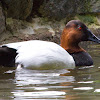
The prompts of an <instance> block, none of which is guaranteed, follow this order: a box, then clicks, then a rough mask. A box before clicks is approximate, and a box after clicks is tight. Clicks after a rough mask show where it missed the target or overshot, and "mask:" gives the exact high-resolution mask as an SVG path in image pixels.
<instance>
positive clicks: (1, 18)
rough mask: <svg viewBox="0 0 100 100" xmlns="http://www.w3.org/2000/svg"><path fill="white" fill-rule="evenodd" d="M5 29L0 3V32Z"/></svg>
mask: <svg viewBox="0 0 100 100" xmlns="http://www.w3.org/2000/svg"><path fill="white" fill-rule="evenodd" d="M5 29H6V26H5V16H4V13H3V10H2V6H1V4H0V34H1V33H2V32H3V31H4V30H5Z"/></svg>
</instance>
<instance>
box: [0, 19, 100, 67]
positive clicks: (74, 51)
mask: <svg viewBox="0 0 100 100" xmlns="http://www.w3.org/2000/svg"><path fill="white" fill-rule="evenodd" d="M82 41H93V42H97V43H100V39H99V38H98V37H96V36H95V35H94V34H93V33H92V32H91V31H90V30H89V29H88V27H87V26H86V25H85V24H84V23H83V22H81V21H80V20H71V21H69V22H68V23H67V24H66V25H65V28H64V29H63V31H62V34H61V37H60V45H59V44H56V43H54V42H49V41H42V40H29V41H22V42H15V43H8V44H3V45H1V46H0V66H4V67H18V66H23V67H25V68H30V67H32V68H35V67H36V68H39V67H41V66H42V67H43V66H46V67H48V66H49V65H50V67H51V65H54V66H55V67H57V66H62V67H65V68H75V67H76V66H91V65H93V60H92V57H91V56H90V55H89V54H88V53H87V52H86V51H85V50H84V49H83V48H82V47H80V46H79V43H80V42H82Z"/></svg>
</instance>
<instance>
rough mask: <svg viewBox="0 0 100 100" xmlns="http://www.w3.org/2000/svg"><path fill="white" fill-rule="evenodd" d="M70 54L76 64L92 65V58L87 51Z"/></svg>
mask: <svg viewBox="0 0 100 100" xmlns="http://www.w3.org/2000/svg"><path fill="white" fill-rule="evenodd" d="M70 55H71V56H73V58H74V61H75V65H76V66H91V65H93V60H92V58H91V56H90V55H89V54H88V53H87V52H83V51H82V52H77V53H71V54H70Z"/></svg>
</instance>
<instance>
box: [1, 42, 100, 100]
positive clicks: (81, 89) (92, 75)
mask: <svg viewBox="0 0 100 100" xmlns="http://www.w3.org/2000/svg"><path fill="white" fill-rule="evenodd" d="M86 49H88V52H89V53H90V54H91V56H92V57H93V60H94V66H89V67H88V66H84V67H80V68H76V69H71V70H66V69H60V70H29V69H24V68H23V69H19V70H16V68H3V67H1V68H0V100H99V99H100V46H99V45H95V44H92V45H91V44H90V46H89V48H86Z"/></svg>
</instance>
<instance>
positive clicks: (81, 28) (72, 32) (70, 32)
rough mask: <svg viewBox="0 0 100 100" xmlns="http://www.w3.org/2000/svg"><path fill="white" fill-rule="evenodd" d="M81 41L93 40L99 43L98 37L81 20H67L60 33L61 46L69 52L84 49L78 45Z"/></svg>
mask: <svg viewBox="0 0 100 100" xmlns="http://www.w3.org/2000/svg"><path fill="white" fill-rule="evenodd" d="M81 41H94V42H98V43H100V39H98V38H97V37H96V36H95V35H94V34H93V33H92V32H91V31H90V30H89V29H88V28H87V26H86V25H85V24H83V23H82V22H81V21H79V20H71V21H69V22H68V23H67V24H66V26H65V28H64V30H63V32H62V35H61V46H62V47H63V48H64V49H66V50H67V51H68V52H69V53H75V52H80V51H84V50H83V49H82V48H80V47H79V45H78V44H79V42H81Z"/></svg>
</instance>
